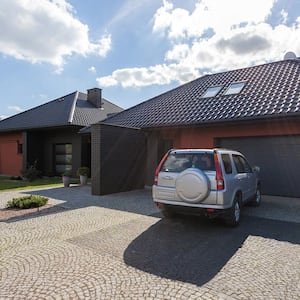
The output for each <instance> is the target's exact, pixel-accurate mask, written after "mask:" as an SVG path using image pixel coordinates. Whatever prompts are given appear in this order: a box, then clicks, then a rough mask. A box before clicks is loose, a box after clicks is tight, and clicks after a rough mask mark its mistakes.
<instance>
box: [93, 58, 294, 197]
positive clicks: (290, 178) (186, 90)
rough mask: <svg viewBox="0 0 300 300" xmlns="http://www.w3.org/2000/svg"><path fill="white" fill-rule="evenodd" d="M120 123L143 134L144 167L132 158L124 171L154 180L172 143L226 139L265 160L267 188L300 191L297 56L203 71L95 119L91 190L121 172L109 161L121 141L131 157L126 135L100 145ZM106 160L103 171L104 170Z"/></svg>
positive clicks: (209, 143) (100, 189) (260, 162)
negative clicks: (107, 153) (107, 149)
mask: <svg viewBox="0 0 300 300" xmlns="http://www.w3.org/2000/svg"><path fill="white" fill-rule="evenodd" d="M122 130H124V131H127V132H128V131H130V132H132V133H135V135H137V136H139V135H141V134H142V135H143V136H144V140H143V139H141V138H140V137H139V139H140V144H139V141H138V139H137V140H135V139H133V143H134V144H135V147H136V148H137V149H140V150H139V151H140V152H139V153H143V155H144V157H142V158H141V159H140V158H139V163H141V164H142V165H141V166H140V169H139V172H135V173H134V174H133V175H132V170H133V169H134V168H133V166H134V164H132V165H126V163H124V162H122V164H123V165H122V174H123V175H122V176H123V178H128V177H129V175H132V176H135V177H136V178H138V179H139V180H140V181H141V180H142V181H143V183H144V185H148V186H151V185H152V183H153V177H154V173H155V169H156V167H157V165H158V162H159V161H160V159H161V158H162V156H163V154H164V153H165V152H166V151H167V150H168V149H170V148H211V147H225V148H232V149H236V150H240V151H241V152H243V153H244V154H245V155H246V156H247V157H248V159H249V162H250V163H251V164H252V165H257V166H259V167H260V169H261V171H260V177H261V181H262V192H263V193H264V194H270V195H282V196H290V197H300V184H299V183H298V181H299V170H300V59H299V58H296V57H289V56H288V57H287V58H286V59H284V60H282V61H277V62H271V63H266V64H261V65H256V66H252V67H248V68H242V69H237V70H231V71H227V72H221V73H217V74H210V75H205V76H203V77H201V78H198V79H196V80H194V81H191V82H188V83H186V84H184V85H181V86H179V87H177V88H175V89H173V90H170V91H168V92H166V93H164V94H161V95H159V96H157V97H154V98H152V99H149V100H147V101H145V102H143V103H140V104H138V105H136V106H134V107H132V108H129V109H127V110H124V111H123V112H121V113H119V114H116V115H114V116H111V117H109V118H107V119H106V120H105V121H103V122H100V123H98V124H95V125H93V126H92V131H91V132H92V141H93V145H92V161H93V167H94V171H93V172H92V173H93V177H92V186H93V188H92V192H93V193H94V194H102V193H105V190H106V188H105V186H104V185H106V184H107V182H109V181H111V180H113V179H112V178H110V174H118V167H117V166H114V163H113V162H112V161H113V157H115V156H116V155H120V153H119V152H118V151H119V149H122V155H123V156H128V157H131V152H127V150H126V147H122V144H121V142H120V143H119V145H118V147H116V148H117V149H116V150H114V151H116V152H115V153H116V155H114V154H113V152H112V151H113V150H112V151H111V152H110V156H105V151H104V152H103V151H102V150H101V145H100V140H101V139H99V136H100V137H101V136H105V132H110V131H114V134H115V135H116V136H120V134H121V132H122ZM126 143H128V141H126ZM107 146H108V144H106V147H107ZM112 146H113V144H111V145H110V148H111V149H113V147H112ZM130 151H132V149H131V150H130ZM134 155H136V153H135V154H134ZM109 160H110V162H109ZM103 165H104V170H105V168H107V172H105V174H104V173H101V172H100V171H99V170H101V167H102V166H103ZM108 166H110V167H112V166H113V168H110V170H109V171H108ZM126 168H127V169H126ZM136 168H137V167H136ZM125 169H126V171H127V172H126V171H125ZM124 174H125V175H124ZM119 175H120V174H119ZM112 176H113V175H112ZM120 176H121V175H120ZM141 178H142V179H141ZM118 188H120V186H119V187H118V186H115V187H111V191H110V192H112V191H117V189H118ZM122 188H124V187H122ZM128 188H129V187H128ZM124 189H125V188H124Z"/></svg>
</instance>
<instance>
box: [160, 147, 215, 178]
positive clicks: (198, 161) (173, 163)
mask: <svg viewBox="0 0 300 300" xmlns="http://www.w3.org/2000/svg"><path fill="white" fill-rule="evenodd" d="M188 168H198V169H200V170H203V171H215V170H216V169H215V163H214V156H213V154H212V153H206V152H205V153H182V152H171V153H170V154H169V156H168V158H167V160H166V161H165V163H164V164H163V166H162V169H161V170H162V171H163V172H177V173H179V172H182V171H184V170H185V169H188Z"/></svg>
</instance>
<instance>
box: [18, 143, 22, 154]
mask: <svg viewBox="0 0 300 300" xmlns="http://www.w3.org/2000/svg"><path fill="white" fill-rule="evenodd" d="M17 153H18V154H22V153H23V144H20V143H19V142H18V144H17Z"/></svg>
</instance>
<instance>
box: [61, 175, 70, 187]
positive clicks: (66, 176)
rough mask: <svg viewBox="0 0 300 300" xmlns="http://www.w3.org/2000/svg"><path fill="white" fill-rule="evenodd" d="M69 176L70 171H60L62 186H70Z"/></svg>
mask: <svg viewBox="0 0 300 300" xmlns="http://www.w3.org/2000/svg"><path fill="white" fill-rule="evenodd" d="M70 177H71V172H70V171H65V172H64V173H62V181H63V184H64V187H68V186H70Z"/></svg>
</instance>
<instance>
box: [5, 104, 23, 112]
mask: <svg viewBox="0 0 300 300" xmlns="http://www.w3.org/2000/svg"><path fill="white" fill-rule="evenodd" d="M8 109H10V110H14V111H16V112H22V111H24V109H23V108H21V107H20V106H17V105H11V106H8Z"/></svg>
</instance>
